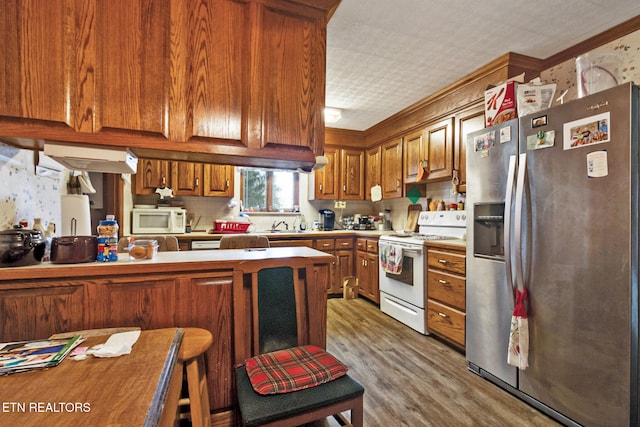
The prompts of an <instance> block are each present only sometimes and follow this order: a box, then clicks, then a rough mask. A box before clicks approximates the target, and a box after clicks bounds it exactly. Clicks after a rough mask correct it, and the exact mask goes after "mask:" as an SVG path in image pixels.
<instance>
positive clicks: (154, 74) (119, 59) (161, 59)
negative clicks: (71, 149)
mask: <svg viewBox="0 0 640 427" xmlns="http://www.w3.org/2000/svg"><path fill="white" fill-rule="evenodd" d="M171 3H172V2H171V1H170V0H138V1H133V2H132V1H130V0H110V1H98V2H96V3H95V4H96V5H95V7H96V13H95V28H96V36H95V43H96V55H97V58H96V105H95V108H96V110H95V126H96V129H95V131H96V132H99V131H100V130H103V129H104V130H106V129H119V130H129V131H139V132H144V133H146V134H149V133H150V134H155V135H156V136H162V137H166V138H168V137H169V135H168V121H167V118H168V117H169V98H170V96H169V85H170V83H171V82H170V79H169V62H168V61H169V58H170V57H169V46H170V45H171V43H170V41H171V34H170V31H171V28H172V26H171V15H170V11H171Z"/></svg>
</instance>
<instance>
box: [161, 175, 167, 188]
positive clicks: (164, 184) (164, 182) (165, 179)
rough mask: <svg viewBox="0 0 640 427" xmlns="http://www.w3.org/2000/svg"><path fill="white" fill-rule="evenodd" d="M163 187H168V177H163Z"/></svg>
mask: <svg viewBox="0 0 640 427" xmlns="http://www.w3.org/2000/svg"><path fill="white" fill-rule="evenodd" d="M162 186H163V187H166V186H167V177H166V176H163V177H162Z"/></svg>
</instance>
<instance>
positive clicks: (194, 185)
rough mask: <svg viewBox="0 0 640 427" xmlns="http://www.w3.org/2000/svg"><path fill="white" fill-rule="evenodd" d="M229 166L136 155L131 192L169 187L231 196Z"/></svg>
mask: <svg viewBox="0 0 640 427" xmlns="http://www.w3.org/2000/svg"><path fill="white" fill-rule="evenodd" d="M233 170H234V168H233V166H228V165H214V164H206V165H203V164H202V163H193V162H180V161H171V162H170V161H167V160H150V159H139V161H138V173H137V174H136V177H135V186H134V194H153V193H155V191H156V188H164V187H170V188H171V189H172V190H173V195H174V196H207V197H233V194H234V191H233V189H234V187H233V184H234V176H233Z"/></svg>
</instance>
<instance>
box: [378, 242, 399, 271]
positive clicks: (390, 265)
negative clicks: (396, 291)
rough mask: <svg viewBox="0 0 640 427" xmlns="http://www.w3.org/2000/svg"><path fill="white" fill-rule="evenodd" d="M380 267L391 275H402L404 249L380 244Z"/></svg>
mask: <svg viewBox="0 0 640 427" xmlns="http://www.w3.org/2000/svg"><path fill="white" fill-rule="evenodd" d="M378 250H379V251H380V265H381V266H382V269H383V270H384V271H385V272H387V273H391V274H400V273H402V247H401V246H398V245H393V244H389V243H383V242H380V244H379V247H378Z"/></svg>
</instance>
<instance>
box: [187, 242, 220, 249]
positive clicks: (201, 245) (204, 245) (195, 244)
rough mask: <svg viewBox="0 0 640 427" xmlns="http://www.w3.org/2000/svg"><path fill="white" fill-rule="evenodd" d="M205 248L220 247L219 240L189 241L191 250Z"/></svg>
mask: <svg viewBox="0 0 640 427" xmlns="http://www.w3.org/2000/svg"><path fill="white" fill-rule="evenodd" d="M205 249H220V240H194V241H192V242H191V250H192V251H201V250H205Z"/></svg>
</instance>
